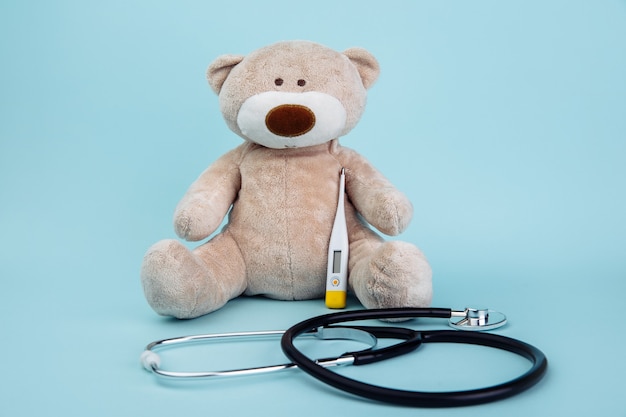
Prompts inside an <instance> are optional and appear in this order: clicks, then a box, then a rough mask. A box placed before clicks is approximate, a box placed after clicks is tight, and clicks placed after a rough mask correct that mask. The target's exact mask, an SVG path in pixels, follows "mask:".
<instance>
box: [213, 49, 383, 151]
mask: <svg viewBox="0 0 626 417" xmlns="http://www.w3.org/2000/svg"><path fill="white" fill-rule="evenodd" d="M378 74H379V66H378V62H377V61H376V59H375V58H374V57H373V56H372V55H371V54H370V53H369V52H367V51H366V50H364V49H361V48H350V49H348V50H346V51H344V52H343V53H341V52H337V51H334V50H332V49H330V48H327V47H325V46H322V45H319V44H317V43H313V42H305V41H290V42H280V43H276V44H274V45H270V46H267V47H264V48H261V49H259V50H257V51H255V52H253V53H251V54H249V55H248V56H245V57H244V56H240V55H222V56H220V57H218V58H217V59H216V60H215V61H214V62H213V63H212V64H211V65H210V66H209V68H208V70H207V78H208V81H209V84H210V85H211V88H213V90H214V91H215V92H216V93H217V94H218V95H219V101H220V108H221V111H222V114H223V116H224V119H225V120H226V123H227V124H228V126H229V128H230V129H231V130H232V131H234V132H235V133H237V134H238V135H240V136H241V137H243V138H244V139H246V140H248V141H251V142H254V143H258V144H260V145H262V146H266V147H268V148H275V149H282V148H300V147H305V146H313V145H318V144H321V143H324V142H328V141H329V140H332V139H335V138H338V137H339V136H343V135H345V134H346V133H348V132H349V131H350V130H351V129H352V128H353V127H354V126H356V124H357V122H358V120H359V118H360V117H361V114H362V113H363V110H364V108H365V100H366V90H367V88H369V87H370V86H371V85H372V84H373V83H374V82H375V81H376V78H378Z"/></svg>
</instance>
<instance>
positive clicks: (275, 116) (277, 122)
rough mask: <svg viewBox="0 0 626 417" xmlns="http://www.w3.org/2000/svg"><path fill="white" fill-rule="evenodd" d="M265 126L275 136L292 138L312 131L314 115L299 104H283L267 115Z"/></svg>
mask: <svg viewBox="0 0 626 417" xmlns="http://www.w3.org/2000/svg"><path fill="white" fill-rule="evenodd" d="M265 125H266V126H267V128H268V129H269V130H270V132H272V133H273V134H275V135H278V136H284V137H287V138H293V137H295V136H300V135H304V134H305V133H306V132H308V131H309V130H311V129H313V126H315V113H313V111H311V109H309V108H308V107H305V106H301V105H299V104H283V105H281V106H277V107H274V108H273V109H272V110H270V111H269V112H268V113H267V116H265Z"/></svg>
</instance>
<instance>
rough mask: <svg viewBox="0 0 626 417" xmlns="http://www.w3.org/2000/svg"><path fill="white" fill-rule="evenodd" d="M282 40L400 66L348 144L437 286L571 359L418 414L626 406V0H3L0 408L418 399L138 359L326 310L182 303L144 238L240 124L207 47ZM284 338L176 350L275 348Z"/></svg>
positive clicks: (369, 410) (162, 229)
mask: <svg viewBox="0 0 626 417" xmlns="http://www.w3.org/2000/svg"><path fill="white" fill-rule="evenodd" d="M284 39H309V40H314V41H317V42H320V43H323V44H326V45H328V46H330V47H333V48H335V49H338V50H343V49H346V48H348V47H351V46H362V47H365V48H367V49H368V50H370V51H371V52H372V53H373V54H374V55H375V56H376V57H377V58H378V59H379V61H380V64H381V67H382V75H381V77H380V79H379V81H378V83H377V84H376V85H375V86H374V87H373V88H372V90H371V92H370V96H369V102H368V108H367V111H366V113H365V115H364V117H363V119H362V121H361V123H360V124H359V126H357V128H356V129H354V130H353V131H352V132H351V133H350V134H349V135H348V136H347V137H345V138H344V139H343V140H342V143H343V144H344V145H346V146H349V147H352V148H354V149H357V150H358V151H359V152H360V153H362V154H363V155H365V156H366V157H367V158H369V159H370V161H371V162H373V163H374V164H375V165H376V166H377V167H378V168H379V169H380V170H381V171H382V172H383V173H385V174H386V175H387V176H388V177H389V178H390V179H391V180H392V181H393V182H394V183H395V184H396V185H397V186H398V188H400V189H401V190H403V191H405V192H406V193H407V194H408V195H409V197H410V198H411V200H412V201H413V203H414V206H415V218H414V220H413V222H412V224H411V227H410V229H409V230H408V231H407V232H406V233H404V234H403V235H402V236H401V237H400V238H401V239H403V240H407V241H411V242H413V243H415V244H417V245H418V246H420V247H421V248H422V249H423V250H424V251H425V253H426V254H427V256H428V257H429V259H430V261H431V263H432V266H433V269H434V273H435V275H434V286H435V297H434V301H433V304H434V305H435V306H441V307H454V308H463V307H465V306H466V305H486V306H489V307H491V308H494V309H498V310H501V311H503V312H505V313H506V314H507V315H508V317H509V320H510V324H509V325H508V326H507V327H505V328H504V329H502V330H499V331H498V332H499V333H500V334H505V335H509V336H512V337H516V338H520V339H522V340H525V341H528V342H530V343H533V344H535V345H537V346H538V347H540V348H541V349H542V350H543V351H544V352H545V353H546V355H547V356H548V358H549V360H550V369H549V372H548V374H547V376H546V377H545V379H544V380H542V381H541V382H540V384H539V385H538V386H536V387H535V388H533V389H531V390H530V391H527V392H525V393H524V394H522V395H520V396H517V397H514V398H511V399H508V400H505V401H501V402H498V403H494V404H488V405H483V406H477V407H471V408H467V409H454V410H422V411H420V414H421V415H446V416H454V415H481V416H490V415H494V416H496V415H497V416H501V415H507V416H528V415H570V416H579V415H580V416H582V415H604V416H626V406H625V405H624V402H623V394H624V375H626V359H625V357H624V352H625V350H624V343H625V342H626V337H625V336H624V333H625V325H624V315H623V312H624V307H626V303H625V302H624V297H625V296H626V256H625V255H624V250H625V249H626V245H625V243H626V238H625V234H626V220H625V219H624V214H625V213H626V197H625V193H624V188H625V186H624V183H625V180H626V164H625V163H624V160H625V156H626V134H625V132H626V2H625V1H623V0H600V1H565V0H562V1H556V0H550V1H543V0H542V1H539V0H537V1H528V0H525V1H521V0H519V1H517V0H516V1H507V2H504V1H472V2H470V1H435V0H433V1H397V0H388V1H385V2H367V1H363V0H359V1H336V0H330V1H315V2H308V3H294V2H291V1H277V0H271V1H263V2H252V1H250V2H240V1H228V2H220V3H217V2H208V1H180V2H153V1H139V0H131V1H126V0H125V1H120V0H111V1H106V2H102V1H98V2H96V1H89V2H88V1H39V2H37V1H18V0H5V1H3V2H2V3H1V5H0V54H1V55H0V56H1V65H0V110H1V112H0V202H1V204H0V230H1V231H2V239H1V240H0V279H1V284H2V285H1V287H0V294H1V295H2V296H1V302H0V312H1V313H2V314H1V317H2V319H1V321H0V323H1V327H0V334H1V336H0V338H1V342H0V357H1V358H2V366H1V369H2V375H3V377H2V380H3V382H2V385H3V387H2V389H1V390H0V414H2V415H6V416H32V415H57V414H59V415H60V414H63V415H67V416H70V415H77V416H78V415H80V416H84V415H91V416H95V415H153V416H161V415H192V414H191V413H204V412H207V413H229V412H234V414H235V415H254V414H258V415H293V414H298V415H301V416H313V415H318V414H319V413H323V412H336V413H349V415H362V416H366V415H381V413H387V412H393V414H394V415H398V416H400V415H413V414H414V413H415V412H416V411H415V410H411V409H408V408H402V407H393V406H389V405H385V404H379V403H372V402H368V401H362V400H360V399H356V398H353V397H349V396H347V395H343V394H341V393H338V392H336V391H334V390H332V389H330V388H327V387H325V386H322V385H321V384H319V383H317V382H315V381H314V380H312V379H311V378H309V377H308V376H305V375H302V374H300V373H298V372H296V371H294V372H289V373H284V374H282V375H280V376H278V375H274V376H266V377H262V376H259V377H255V378H248V379H243V378H239V379H232V380H229V381H219V382H218V381H214V382H209V383H200V384H197V383H196V384H166V383H161V382H158V381H157V380H155V379H154V378H153V377H152V376H151V375H150V374H148V373H146V372H144V371H142V369H141V368H140V366H139V365H138V357H139V354H140V352H141V351H142V349H143V347H144V346H145V345H146V344H147V343H148V342H149V341H151V340H154V339H160V338H165V337H172V336H177V335H183V334H195V333H205V332H216V331H217V332H223V331H236V330H260V329H281V328H285V327H288V326H289V325H291V324H293V323H295V322H296V321H299V320H300V319H304V318H307V317H310V316H313V315H317V314H322V313H325V312H326V311H327V310H326V309H325V308H324V306H323V305H322V304H323V303H322V302H321V301H319V300H315V301H306V302H279V301H271V300H266V299H259V298H252V299H238V300H236V301H234V302H232V303H229V304H228V305H227V306H226V307H225V308H224V309H222V310H220V311H218V312H216V313H214V314H211V315H208V316H205V317H203V318H199V319H196V320H191V321H176V320H169V319H165V318H162V317H159V316H157V315H156V314H154V313H153V312H152V311H151V310H150V308H149V307H148V306H147V304H146V302H145V301H144V298H143V293H142V290H141V286H140V283H139V266H140V263H141V259H142V256H143V254H144V252H145V250H146V249H147V248H148V247H149V246H150V245H151V244H152V243H154V242H156V241H157V240H159V239H162V238H168V237H173V236H174V233H173V230H172V226H171V216H172V213H173V210H174V207H175V205H176V203H177V202H178V200H179V198H180V197H181V196H182V194H183V193H184V191H185V190H186V188H187V187H188V186H189V184H190V183H191V182H192V181H193V180H194V179H195V177H196V176H197V175H198V174H199V173H200V172H201V171H202V170H203V169H204V168H205V167H206V166H207V165H208V164H210V163H211V162H212V161H213V160H215V159H216V158H218V157H219V156H220V155H221V154H223V153H224V152H226V151H227V150H228V149H231V148H233V147H235V146H236V145H237V144H238V143H240V139H239V138H238V137H236V136H235V135H234V134H232V133H231V132H230V131H228V129H227V128H226V126H225V124H224V122H223V121H222V119H221V115H220V113H219V109H218V104H217V99H216V97H215V96H214V94H213V93H212V92H211V91H210V89H209V87H208V86H207V84H206V81H205V78H204V71H205V68H206V66H207V65H208V64H209V63H210V62H211V61H212V60H213V59H214V58H215V57H217V56H218V55H220V54H223V53H240V54H246V53H249V52H250V51H252V50H254V49H256V48H258V47H261V46H263V45H266V44H270V43H273V42H275V41H279V40H284ZM350 307H353V308H357V307H358V303H357V302H356V301H354V300H351V304H350ZM423 325H425V326H427V327H429V326H431V327H432V326H434V324H433V323H430V322H427V323H424V324H423ZM412 326H416V327H417V326H418V323H413V324H412ZM273 343H277V342H266V343H262V344H258V345H257V344H250V346H253V347H254V348H255V349H254V350H253V351H249V352H247V353H242V352H240V349H243V346H232V345H223V344H220V346H213V347H212V348H211V349H209V350H208V351H207V352H204V351H202V352H197V353H196V352H195V351H193V352H189V354H188V355H186V356H187V358H181V357H178V358H172V359H171V360H172V361H177V362H172V364H173V365H174V364H175V365H180V366H181V367H184V366H187V364H186V363H184V362H185V361H186V360H187V359H190V360H191V359H192V360H193V361H194V362H193V363H192V365H193V364H195V366H196V367H200V368H203V367H204V368H211V367H213V368H219V367H220V366H221V365H222V364H224V365H225V366H229V365H231V364H234V362H233V360H235V359H236V358H237V357H238V356H242V357H243V358H244V360H245V361H248V360H250V361H253V362H254V361H255V360H258V362H257V363H262V362H263V361H264V360H269V361H272V360H273V361H278V362H280V361H281V360H283V359H282V357H281V355H280V352H279V351H278V346H277V344H273ZM420 356H421V359H420ZM489 360H491V361H492V362H489ZM207 361H208V362H207ZM402 361H405V362H402ZM412 361H415V363H414V364H413V362H412ZM205 362H206V363H205ZM189 366H191V365H189ZM373 366H374V365H373ZM407 369H410V371H407ZM520 369H522V370H523V369H524V364H523V361H522V363H519V361H518V360H517V359H516V358H511V357H510V356H507V355H501V354H499V353H494V352H485V350H480V349H479V350H478V351H475V350H474V349H471V347H469V348H458V347H455V346H447V345H443V346H439V349H433V348H431V347H428V349H426V348H424V349H423V350H422V353H421V355H413V356H412V357H411V358H405V359H402V360H401V359H398V360H397V361H394V362H388V363H386V364H381V365H380V366H378V365H376V366H375V367H373V368H371V370H370V371H366V370H363V371H362V372H364V373H363V374H362V375H361V376H362V377H364V378H368V377H371V380H372V381H374V380H376V381H380V382H381V383H396V382H397V383H398V384H399V383H400V382H401V380H403V379H405V378H407V377H410V378H414V379H413V380H412V382H411V384H413V385H407V386H406V387H405V388H408V387H415V388H418V389H419V388H421V389H434V390H437V389H460V388H465V387H476V386H481V384H483V383H487V384H489V383H494V382H497V381H499V380H500V379H501V378H504V379H506V378H507V377H510V376H511V375H514V374H515V373H516V372H518V370H520ZM346 372H348V371H346ZM349 372H356V371H354V370H350V371H349ZM367 372H369V374H367ZM410 378H409V379H410ZM457 383H458V384H459V385H455V384H457ZM472 384H474V385H472ZM233 410H234V411H233ZM187 413H189V414H187Z"/></svg>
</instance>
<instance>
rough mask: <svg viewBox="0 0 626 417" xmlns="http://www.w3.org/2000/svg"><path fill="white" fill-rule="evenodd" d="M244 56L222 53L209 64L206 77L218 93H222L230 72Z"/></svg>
mask: <svg viewBox="0 0 626 417" xmlns="http://www.w3.org/2000/svg"><path fill="white" fill-rule="evenodd" d="M243 58H244V57H243V56H242V55H222V56H219V57H217V58H216V59H215V61H213V62H212V63H211V65H209V68H208V69H207V71H206V78H207V80H208V81H209V85H210V86H211V88H212V89H213V91H215V93H216V94H219V93H220V90H221V89H222V85H224V81H226V78H228V74H230V71H231V70H232V69H233V67H234V66H235V65H237V64H239V63H240V62H241V61H243Z"/></svg>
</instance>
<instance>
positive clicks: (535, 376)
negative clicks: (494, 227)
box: [141, 308, 548, 407]
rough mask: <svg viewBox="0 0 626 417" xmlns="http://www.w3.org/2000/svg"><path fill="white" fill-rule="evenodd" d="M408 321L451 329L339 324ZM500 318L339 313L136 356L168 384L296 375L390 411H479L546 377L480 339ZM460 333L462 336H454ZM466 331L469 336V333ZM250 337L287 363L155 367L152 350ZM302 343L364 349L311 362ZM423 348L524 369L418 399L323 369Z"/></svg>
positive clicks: (516, 346)
mask: <svg viewBox="0 0 626 417" xmlns="http://www.w3.org/2000/svg"><path fill="white" fill-rule="evenodd" d="M411 318H444V319H448V323H449V325H450V326H451V327H452V328H454V329H455V330H429V331H425V330H413V329H409V328H404V327H395V326H392V325H380V326H360V325H339V324H340V323H347V322H353V321H359V320H371V319H379V320H393V319H411ZM505 323H506V317H505V316H504V315H503V314H501V313H498V312H495V311H492V310H488V309H474V308H467V309H465V310H463V311H455V310H451V309H447V308H395V309H374V310H358V311H342V312H338V313H332V314H325V315H321V316H317V317H313V318H310V319H308V320H304V321H301V322H300V323H297V324H295V325H293V326H292V327H290V328H289V329H287V330H285V331H282V330H277V331H259V332H239V333H222V334H204V335H195V336H184V337H177V338H171V339H164V340H159V341H155V342H152V343H150V344H149V345H148V346H147V347H146V349H145V351H144V352H143V353H142V354H141V362H142V364H143V366H144V368H145V369H147V370H148V371H151V372H153V373H155V374H157V375H160V376H163V377H169V378H174V379H207V378H209V379H211V378H216V377H225V376H242V375H255V374H263V373H269V372H276V371H282V370H286V369H292V368H298V369H301V370H303V371H304V372H306V373H307V374H309V375H311V376H313V377H315V378H317V379H318V380H320V381H322V382H324V383H326V384H329V385H331V386H333V387H335V388H337V389H340V390H343V391H346V392H349V393H351V394H354V395H357V396H361V397H365V398H367V399H371V400H377V401H382V402H387V403H393V404H401V405H408V406H415V407H455V406H465V405H474V404H482V403H486V402H491V401H495V400H499V399H503V398H507V397H510V396H513V395H515V394H518V393H520V392H522V391H525V390H526V389H528V388H530V387H532V386H533V385H535V384H536V383H537V382H538V381H539V380H540V379H541V378H542V377H543V375H544V374H545V372H546V369H547V366H548V361H547V359H546V357H545V355H544V354H543V353H542V352H541V351H540V350H539V349H537V348H536V347H534V346H532V345H529V344H527V343H524V342H522V341H519V340H516V339H512V338H509V337H505V336H501V335H497V334H491V333H482V332H481V331H485V330H491V329H495V328H498V327H500V326H503V325H504V324H505ZM459 330H461V331H459ZM468 330H469V331H468ZM250 337H280V338H281V341H280V344H281V348H282V350H283V353H284V354H285V355H286V356H287V357H288V358H289V359H290V360H291V362H288V363H284V364H277V365H268V366H261V367H255V368H242V369H232V370H224V371H204V372H179V371H171V370H166V369H163V368H162V367H161V358H160V356H159V355H158V354H157V351H158V350H159V349H163V348H172V347H175V346H177V345H178V346H179V345H181V344H187V343H197V342H210V341H215V340H218V339H238V338H250ZM303 337H308V338H314V339H319V340H329V339H341V340H351V341H356V342H359V343H363V344H365V345H366V348H365V349H362V350H358V351H353V352H347V353H344V354H342V355H340V356H337V357H332V358H318V359H311V358H309V357H308V356H307V355H305V354H304V353H303V352H302V351H301V350H300V349H298V348H297V347H296V346H295V344H294V341H295V340H296V339H300V338H303ZM379 339H394V340H399V342H398V343H395V344H393V345H390V346H386V347H377V342H378V340H379ZM427 343H462V344H472V345H480V346H487V347H491V348H496V349H502V350H506V351H509V352H512V353H514V354H517V355H519V356H522V357H524V358H525V359H527V360H528V361H530V363H531V368H530V369H529V370H528V371H526V372H525V373H524V374H522V375H520V376H518V377H517V378H514V379H512V380H510V381H507V382H504V383H501V384H497V385H493V386H490V387H485V388H480V389H472V390H466V391H448V392H421V391H407V390H400V389H393V388H386V387H381V386H378V385H373V384H369V383H365V382H362V381H358V380H355V379H352V378H349V377H346V376H343V375H341V374H339V373H336V372H333V371H331V370H330V369H329V368H331V367H336V366H343V365H354V366H360V365H366V364H370V363H375V362H380V361H383V360H386V359H390V358H393V357H397V356H400V355H404V354H407V353H410V352H413V351H414V350H416V349H417V348H419V347H420V346H421V345H423V344H427Z"/></svg>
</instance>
